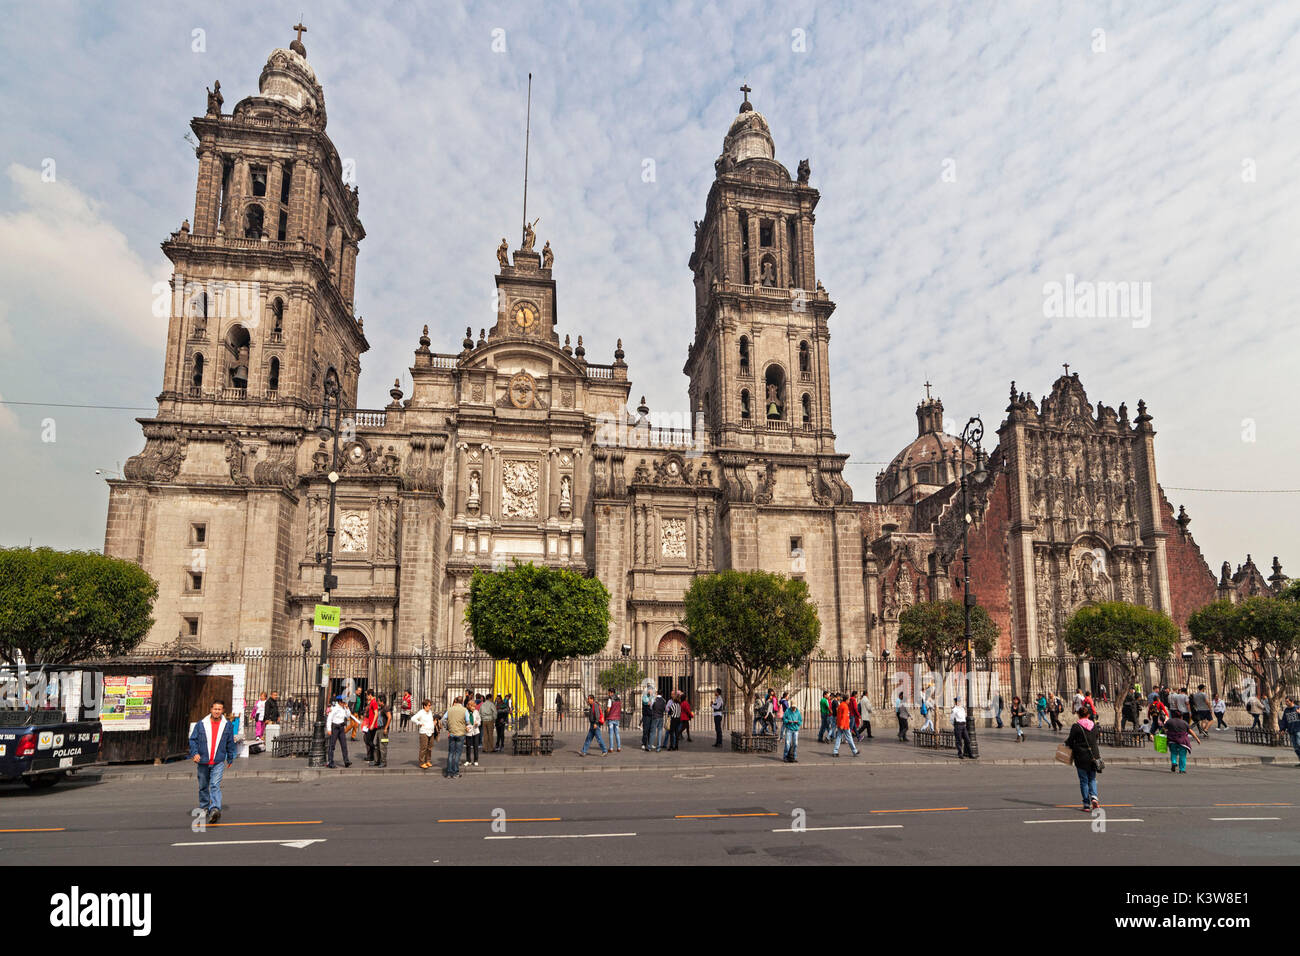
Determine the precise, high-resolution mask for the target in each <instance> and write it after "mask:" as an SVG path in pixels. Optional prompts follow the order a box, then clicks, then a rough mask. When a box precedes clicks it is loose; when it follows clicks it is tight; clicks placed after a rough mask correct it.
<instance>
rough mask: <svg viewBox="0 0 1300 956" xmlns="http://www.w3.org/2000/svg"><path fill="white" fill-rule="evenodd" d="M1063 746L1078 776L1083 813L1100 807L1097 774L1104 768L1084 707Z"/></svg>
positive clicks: (1094, 725) (1093, 729) (1080, 709)
mask: <svg viewBox="0 0 1300 956" xmlns="http://www.w3.org/2000/svg"><path fill="white" fill-rule="evenodd" d="M1064 746H1066V747H1069V748H1070V754H1071V756H1072V757H1073V758H1074V769H1075V772H1076V773H1077V774H1078V775H1079V792H1080V793H1081V794H1082V795H1083V812H1084V813H1087V812H1089V811H1090V810H1095V809H1097V808H1098V807H1100V806H1101V800H1100V799H1099V798H1098V796H1097V774H1098V773H1099V772H1100V771H1101V770H1102V769H1103V768H1104V767H1105V764H1104V763H1102V760H1101V750H1100V749H1099V744H1098V740H1097V725H1096V724H1094V723H1093V722H1092V719H1091V718H1090V717H1089V716H1088V710H1087V708H1085V707H1080V708H1079V722H1078V723H1076V724H1075V725H1074V726H1073V727H1071V728H1070V733H1069V734H1068V735H1067V736H1066V738H1065V744H1064Z"/></svg>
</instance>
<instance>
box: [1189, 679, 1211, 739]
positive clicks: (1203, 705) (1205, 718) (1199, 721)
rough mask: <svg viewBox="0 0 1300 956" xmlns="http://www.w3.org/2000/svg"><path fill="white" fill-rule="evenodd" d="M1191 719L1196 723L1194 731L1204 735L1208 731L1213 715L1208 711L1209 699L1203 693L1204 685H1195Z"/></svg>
mask: <svg viewBox="0 0 1300 956" xmlns="http://www.w3.org/2000/svg"><path fill="white" fill-rule="evenodd" d="M1192 719H1193V720H1194V721H1195V722H1196V729H1197V730H1199V731H1200V732H1201V733H1206V732H1207V731H1208V730H1209V729H1210V723H1211V721H1213V720H1214V713H1213V712H1212V711H1211V709H1210V697H1209V695H1208V694H1206V693H1205V685H1204V684H1197V685H1196V693H1194V694H1192Z"/></svg>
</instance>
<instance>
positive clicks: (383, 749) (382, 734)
mask: <svg viewBox="0 0 1300 956" xmlns="http://www.w3.org/2000/svg"><path fill="white" fill-rule="evenodd" d="M375 699H376V700H377V701H378V702H379V706H378V707H377V708H376V709H375V729H374V741H375V766H376V767H387V766H388V733H389V731H390V730H391V729H392V724H393V712H392V710H391V709H390V708H389V706H388V698H386V697H385V696H384V695H383V694H380V695H379V696H378V697H376V698H375Z"/></svg>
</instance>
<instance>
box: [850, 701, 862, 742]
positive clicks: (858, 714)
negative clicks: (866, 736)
mask: <svg viewBox="0 0 1300 956" xmlns="http://www.w3.org/2000/svg"><path fill="white" fill-rule="evenodd" d="M861 719H862V711H861V710H859V709H858V692H857V691H856V690H855V691H854V692H853V693H851V694H849V730H851V731H853V739H854V740H857V739H858V722H859V721H860V720H861Z"/></svg>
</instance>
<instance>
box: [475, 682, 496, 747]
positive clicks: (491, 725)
mask: <svg viewBox="0 0 1300 956" xmlns="http://www.w3.org/2000/svg"><path fill="white" fill-rule="evenodd" d="M478 710H479V716H480V717H482V718H483V727H482V730H483V749H484V751H485V752H487V753H492V752H494V751H495V750H496V749H497V743H496V734H497V704H496V701H494V700H493V699H492V695H491V694H487V695H486V696H485V697H484V698H483V703H482V704H481V705H480V706H479V709H478Z"/></svg>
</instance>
